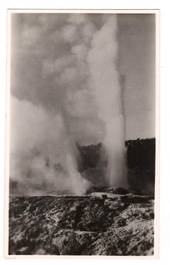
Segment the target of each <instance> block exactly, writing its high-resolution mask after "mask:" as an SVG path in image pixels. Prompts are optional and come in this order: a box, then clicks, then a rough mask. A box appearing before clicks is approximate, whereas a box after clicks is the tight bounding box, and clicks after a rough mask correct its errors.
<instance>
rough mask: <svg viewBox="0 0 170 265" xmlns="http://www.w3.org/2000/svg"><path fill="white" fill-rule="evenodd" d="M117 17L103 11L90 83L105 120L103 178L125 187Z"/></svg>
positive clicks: (91, 54)
mask: <svg viewBox="0 0 170 265" xmlns="http://www.w3.org/2000/svg"><path fill="white" fill-rule="evenodd" d="M117 54H118V42H117V17H116V15H104V16H103V26H102V27H101V29H100V30H98V31H97V32H96V33H95V34H94V36H93V39H92V44H91V49H90V51H89V54H88V63H89V70H90V87H91V90H92V91H93V95H94V98H95V101H96V104H97V107H98V117H99V119H101V120H102V121H103V122H104V124H105V128H104V130H105V136H104V139H103V146H104V152H105V155H106V160H107V166H106V174H105V175H106V178H107V182H108V184H109V185H110V186H119V187H126V186H127V180H126V172H125V171H126V167H125V146H124V141H125V135H124V131H125V130H124V115H123V107H122V91H121V86H120V82H119V81H120V80H119V73H118V71H117V65H116V64H117Z"/></svg>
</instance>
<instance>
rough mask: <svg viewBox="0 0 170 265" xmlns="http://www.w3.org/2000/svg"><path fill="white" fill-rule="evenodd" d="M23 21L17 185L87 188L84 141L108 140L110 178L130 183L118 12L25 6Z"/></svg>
mask: <svg viewBox="0 0 170 265" xmlns="http://www.w3.org/2000/svg"><path fill="white" fill-rule="evenodd" d="M17 23H18V26H17V27H16V28H18V32H15V34H16V36H17V37H16V38H15V45H16V46H15V48H14V51H15V53H13V54H14V55H15V54H17V56H16V58H17V60H16V62H15V56H14V59H13V61H14V63H13V65H14V66H15V69H17V70H16V72H15V71H14V72H13V77H12V81H13V83H14V85H13V86H14V88H13V89H12V91H14V92H13V94H14V95H15V97H17V98H20V99H16V98H14V99H13V103H12V121H13V123H12V130H11V178H12V180H13V182H14V184H15V185H16V186H17V189H16V190H17V192H18V193H27V194H55V193H57V192H58V191H67V192H68V191H69V192H72V193H74V194H83V193H85V192H86V190H87V188H88V187H89V185H90V183H89V182H88V181H87V180H85V179H84V178H83V177H82V176H81V175H80V173H79V172H78V160H79V154H78V151H77V148H76V144H75V143H77V142H78V143H79V144H82V145H88V144H96V143H99V142H102V143H103V145H104V149H105V155H106V158H107V161H108V165H107V170H106V178H107V181H108V184H109V185H116V186H118V185H119V186H120V185H121V186H125V184H126V181H125V174H124V173H125V172H124V169H125V164H124V135H123V134H124V128H123V126H124V120H123V119H124V117H123V114H122V106H121V88H120V85H119V74H118V72H117V69H116V60H117V46H118V44H117V36H116V32H117V22H116V15H102V14H101V15H84V14H80V15H79V14H77V15H76V14H73V15H69V14H65V15H64V14H63V15H62V14H60V15H54V14H52V15H50V14H32V15H24V14H20V15H18V22H15V25H16V24H17ZM23 68H24V71H23ZM21 129H22V130H21ZM103 177H105V176H103ZM15 185H14V186H15Z"/></svg>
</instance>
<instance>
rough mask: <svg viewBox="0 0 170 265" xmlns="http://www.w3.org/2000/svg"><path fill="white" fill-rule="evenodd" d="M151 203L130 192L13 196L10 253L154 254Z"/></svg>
mask: <svg viewBox="0 0 170 265" xmlns="http://www.w3.org/2000/svg"><path fill="white" fill-rule="evenodd" d="M153 206H154V201H153V198H151V197H149V196H141V195H134V194H124V195H120V194H111V193H92V194H90V195H86V196H56V197H54V196H44V197H43V196H36V197H11V199H10V208H9V254H11V255H12V254H15V255H16V254H17V255H121V256H122V255H153V254H154V253H153V247H154V230H153V222H154V209H153Z"/></svg>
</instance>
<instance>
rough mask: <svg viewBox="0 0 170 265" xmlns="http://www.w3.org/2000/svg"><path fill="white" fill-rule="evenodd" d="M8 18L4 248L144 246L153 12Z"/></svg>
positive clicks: (76, 251) (148, 212)
mask: <svg viewBox="0 0 170 265" xmlns="http://www.w3.org/2000/svg"><path fill="white" fill-rule="evenodd" d="M8 17H9V21H10V23H9V25H8V27H9V39H8V42H9V43H8V44H9V47H10V51H9V61H10V64H9V72H10V92H9V94H10V95H9V110H8V111H9V116H10V118H9V127H10V129H9V154H8V156H9V170H8V171H9V174H8V175H9V176H7V178H8V180H7V181H8V184H7V185H8V198H9V203H8V239H7V240H8V255H9V256H12V255H18V256H21V255H30V256H31V255H34V256H35V255H38V256H39V255H41V256H43V255H48V256H55V255H56V256H122V257H123V256H154V255H155V235H156V231H155V214H156V213H155V198H156V196H157V193H156V189H155V183H156V180H157V178H158V177H159V176H158V175H157V174H156V148H157V146H156V140H157V138H156V91H157V89H156V88H157V84H156V48H157V45H156V41H157V27H156V25H157V17H158V13H157V12H155V10H153V11H151V10H150V11H149V12H144V11H143V12H140V10H138V11H136V12H131V11H127V12H121V11H116V10H115V11H114V10H110V11H107V12H106V10H105V11H104V10H103V11H102V10H100V11H99V10H96V11H94V10H80V11H78V10H69V11H68V10H67V11H64V10H62V12H61V11H59V10H53V11H52V12H50V11H43V10H41V11H40V10H30V11H29V10H23V11H21V10H19V11H17V10H11V11H9V13H8Z"/></svg>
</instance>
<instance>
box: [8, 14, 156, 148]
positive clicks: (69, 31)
mask: <svg viewBox="0 0 170 265" xmlns="http://www.w3.org/2000/svg"><path fill="white" fill-rule="evenodd" d="M106 16H107V15H106ZM103 20H104V16H103V15H101V14H99V15H97V14H89V15H85V16H84V15H83V14H81V15H69V14H14V15H13V18H12V45H11V46H12V62H11V65H12V78H11V93H12V95H13V96H14V97H15V99H14V100H15V103H16V102H17V104H21V105H20V106H19V107H18V106H17V104H13V105H12V106H13V110H14V108H15V109H17V108H18V109H19V110H18V112H17V113H20V115H21V112H22V114H23V116H24V115H25V116H26V115H27V113H26V112H24V110H25V109H29V107H28V108H26V107H25V103H26V104H27V106H28V105H29V104H30V106H32V108H34V107H35V106H36V107H37V106H38V107H40V108H42V110H43V111H44V112H45V113H46V115H55V114H56V113H57V112H58V109H59V108H60V107H61V106H63V105H64V104H66V105H67V107H68V111H69V112H70V114H71V115H70V120H72V121H71V124H72V129H73V130H74V128H76V132H75V134H76V135H77V136H76V137H77V139H78V140H79V138H81V139H80V140H81V141H82V142H87V143H88V141H89V142H91V141H92V142H93V141H94V142H95V140H96V139H95V138H97V136H94V137H93V134H94V135H99V138H100V134H101V133H102V132H101V131H102V130H100V128H101V127H102V124H101V123H100V122H99V121H96V119H95V115H96V114H95V113H96V110H95V106H94V105H93V101H92V99H91V95H90V93H89V91H88V89H86V87H87V86H88V82H87V81H88V65H87V64H86V62H85V59H84V58H86V56H87V53H88V49H90V45H91V39H92V37H93V35H94V34H95V32H96V31H97V30H99V29H100V27H101V25H102V23H103V22H102V21H103ZM117 31H118V32H117V38H118V40H117V41H118V64H117V67H118V70H119V73H120V74H123V75H124V76H125V88H124V104H125V106H124V107H125V115H126V117H125V118H126V139H135V138H138V137H140V138H149V137H154V136H155V131H154V108H155V106H154V92H155V83H154V67H155V65H154V57H155V21H154V15H151V14H146V15H144V14H129V15H126V14H122V15H118V28H117ZM75 56H76V58H78V60H77V61H76V62H75ZM69 91H74V92H75V94H74V97H72V98H70V97H71V95H70V94H69ZM63 95H64V96H63ZM18 102H19V103H18ZM69 107H70V108H69ZM21 110H23V111H21ZM30 112H31V110H30ZM15 115H16V116H17V114H15ZM33 116H34V115H33ZM82 117H83V124H82ZM23 119H24V118H23ZM84 121H85V122H84ZM87 135H88V136H87ZM90 138H91V139H90Z"/></svg>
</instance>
